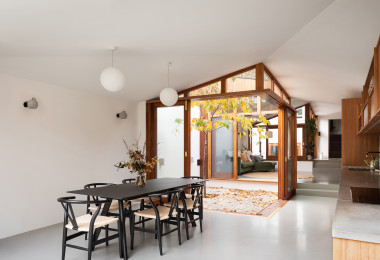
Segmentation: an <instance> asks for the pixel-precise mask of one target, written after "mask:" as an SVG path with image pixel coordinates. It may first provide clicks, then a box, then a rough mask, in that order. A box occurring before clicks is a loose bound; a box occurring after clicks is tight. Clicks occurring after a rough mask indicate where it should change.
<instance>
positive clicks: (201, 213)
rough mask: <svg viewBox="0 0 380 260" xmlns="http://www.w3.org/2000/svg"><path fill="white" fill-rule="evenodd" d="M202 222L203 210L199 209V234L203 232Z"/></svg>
mask: <svg viewBox="0 0 380 260" xmlns="http://www.w3.org/2000/svg"><path fill="white" fill-rule="evenodd" d="M202 221H203V208H202V207H200V208H199V227H200V229H201V233H202V232H203V224H202Z"/></svg>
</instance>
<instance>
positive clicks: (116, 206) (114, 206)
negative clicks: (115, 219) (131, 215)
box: [88, 201, 129, 212]
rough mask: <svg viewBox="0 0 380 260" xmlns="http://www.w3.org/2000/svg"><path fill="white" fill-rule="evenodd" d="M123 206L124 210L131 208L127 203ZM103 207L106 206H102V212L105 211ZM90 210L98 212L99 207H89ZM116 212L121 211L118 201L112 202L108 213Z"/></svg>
mask: <svg viewBox="0 0 380 260" xmlns="http://www.w3.org/2000/svg"><path fill="white" fill-rule="evenodd" d="M123 205H124V208H128V206H129V205H128V203H127V202H124V203H123ZM103 207H104V205H102V207H101V209H100V210H103ZM88 209H89V210H91V211H96V210H97V209H98V206H91V207H88ZM114 211H119V203H118V202H117V201H113V202H111V205H110V209H109V210H108V212H114Z"/></svg>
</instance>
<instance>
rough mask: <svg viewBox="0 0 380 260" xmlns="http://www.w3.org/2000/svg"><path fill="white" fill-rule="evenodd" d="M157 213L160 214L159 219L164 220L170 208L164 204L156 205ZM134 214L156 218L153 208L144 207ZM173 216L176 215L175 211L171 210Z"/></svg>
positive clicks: (167, 216)
mask: <svg viewBox="0 0 380 260" xmlns="http://www.w3.org/2000/svg"><path fill="white" fill-rule="evenodd" d="M157 210H158V213H159V214H160V220H165V219H168V218H169V212H170V208H168V207H164V206H157ZM135 215H136V216H139V217H144V218H152V219H156V213H155V212H154V209H153V208H151V209H145V210H141V211H138V212H136V213H135ZM172 216H173V217H175V216H177V212H175V211H173V214H172Z"/></svg>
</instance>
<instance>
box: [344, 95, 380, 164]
mask: <svg viewBox="0 0 380 260" xmlns="http://www.w3.org/2000/svg"><path fill="white" fill-rule="evenodd" d="M360 102H361V99H360V98H349V99H343V100H342V166H360V165H362V166H365V163H364V159H365V156H366V153H367V152H368V151H378V150H379V134H366V135H358V134H357V129H356V127H353V126H355V125H357V123H358V118H359V115H358V112H357V106H358V104H359V103H360ZM378 125H380V124H378Z"/></svg>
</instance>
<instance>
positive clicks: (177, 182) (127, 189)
mask: <svg viewBox="0 0 380 260" xmlns="http://www.w3.org/2000/svg"><path fill="white" fill-rule="evenodd" d="M205 181H206V180H204V179H186V178H160V179H153V180H147V182H146V185H145V186H144V187H138V186H136V184H135V183H126V184H118V185H111V186H103V187H99V188H92V189H80V190H72V191H68V193H73V194H79V195H86V196H98V197H100V198H105V199H112V200H117V201H118V204H119V222H120V230H119V235H120V243H121V244H120V258H124V259H128V253H127V238H126V231H125V212H124V205H123V202H124V201H128V200H132V199H137V198H141V197H144V196H147V195H151V194H155V193H161V192H165V191H168V190H171V189H176V188H184V187H188V186H190V185H192V184H196V183H201V182H205Z"/></svg>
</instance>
